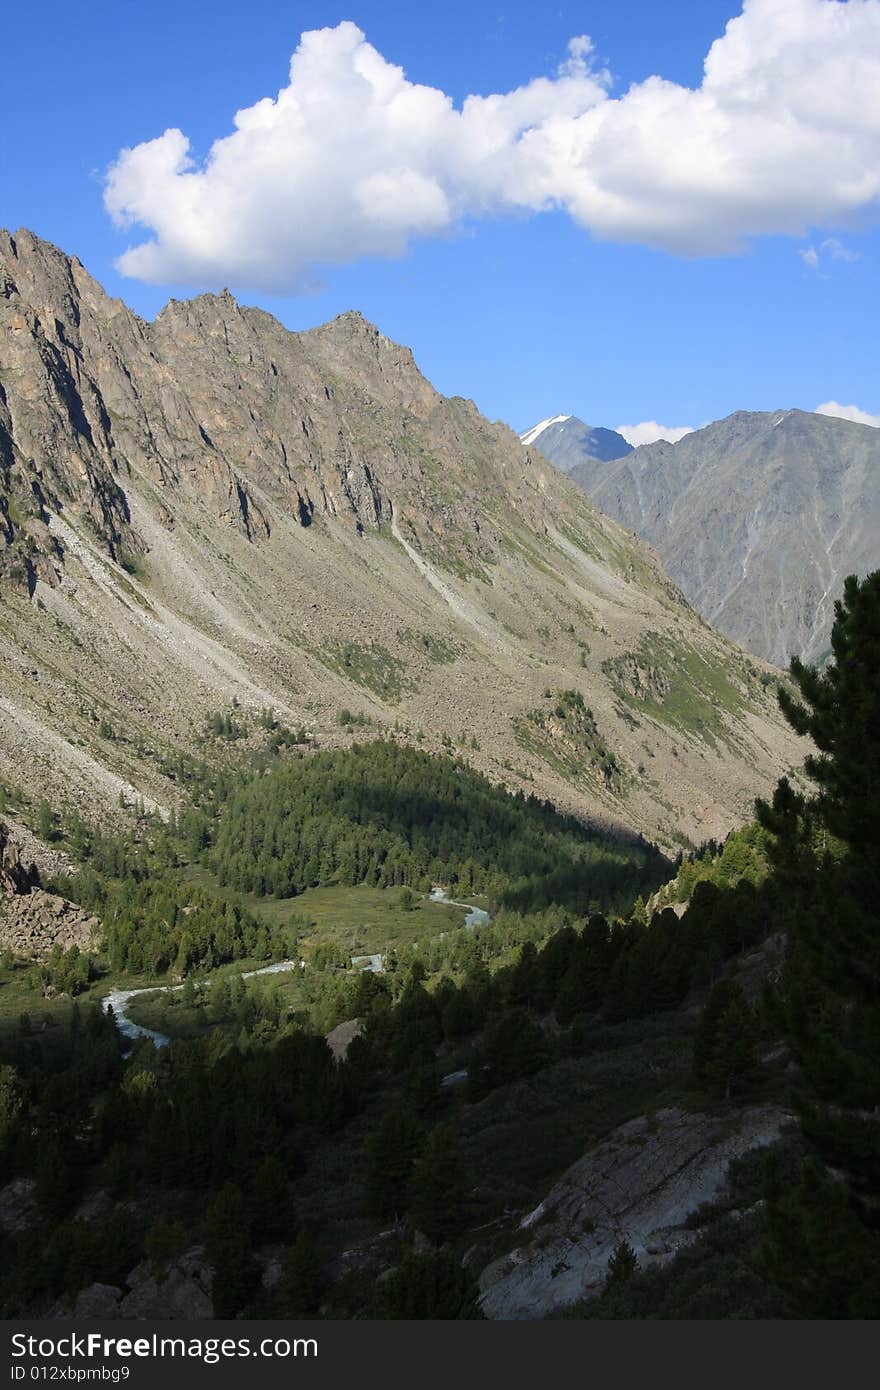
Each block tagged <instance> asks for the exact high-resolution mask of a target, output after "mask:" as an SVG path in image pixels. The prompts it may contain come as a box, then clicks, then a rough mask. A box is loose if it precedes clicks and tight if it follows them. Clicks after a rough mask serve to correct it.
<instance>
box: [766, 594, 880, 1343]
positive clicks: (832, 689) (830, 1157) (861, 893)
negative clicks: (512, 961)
mask: <svg viewBox="0 0 880 1390" xmlns="http://www.w3.org/2000/svg"><path fill="white" fill-rule="evenodd" d="M835 613H836V619H835V624H834V629H833V632H832V637H831V647H832V658H831V661H830V662H829V664H828V666H827V667H826V668H825V669H824V670H823V671H819V670H817V669H816V668H815V667H812V666H805V665H803V664H802V663H801V662H799V661H794V662H793V663H792V667H791V673H792V678H793V680H794V682H795V684H796V686H797V688H798V691H799V693H800V698H797V697H796V696H794V695H792V694H790V693H787V692H780V704H781V706H782V709H783V711H784V712H785V714H786V716H787V718H788V720H789V722H790V723H791V725H792V726H793V728H794V729H796V730H797V732H798V733H800V734H803V735H805V736H808V737H810V738H812V740H813V742H814V744H815V746H816V750H817V751H816V752H815V753H812V754H811V755H810V756H809V757H808V758H807V759H806V761H805V764H804V767H805V771H806V773H807V774H808V776H809V777H810V778H811V779H812V780H813V782H814V783H815V784H816V785H817V788H818V792H817V795H816V796H815V797H813V798H812V799H809V798H807V797H806V796H804V795H803V794H801V793H799V792H796V791H795V790H794V789H793V788H792V787H791V785H790V784H789V783H788V781H787V780H785V779H783V780H782V781H781V782H780V784H779V786H778V787H777V789H776V792H775V794H774V797H773V801H772V804H770V805H767V804H766V803H762V802H759V803H758V805H757V813H758V818H759V821H760V822H761V824H762V825H763V826H764V828H765V829H766V830H768V831H770V832H771V835H772V837H773V843H772V847H771V855H772V859H773V863H774V866H775V868H776V872H777V877H778V881H779V884H780V885H781V886H782V887H783V888H784V897H783V899H782V901H783V912H784V920H783V921H782V923H781V925H783V926H784V927H785V928H786V929H787V931H788V936H789V959H788V963H787V970H786V976H785V979H784V981H783V985H782V990H781V1000H780V1004H781V1014H782V1018H783V1021H784V1025H785V1029H786V1033H787V1036H788V1040H789V1043H790V1045H791V1047H792V1051H793V1053H794V1056H795V1058H796V1060H797V1062H798V1063H799V1068H800V1070H799V1076H800V1084H799V1087H798V1093H797V1096H796V1100H797V1103H798V1107H799V1110H800V1114H801V1119H802V1127H803V1132H804V1137H805V1139H806V1141H807V1144H808V1148H809V1151H810V1155H811V1156H810V1159H809V1162H808V1165H807V1167H805V1170H804V1173H803V1175H802V1179H801V1182H800V1184H799V1185H795V1186H792V1185H791V1184H789V1186H788V1187H787V1188H786V1189H785V1190H784V1191H778V1190H773V1188H772V1184H771V1190H770V1193H769V1200H768V1236H767V1247H766V1250H765V1256H766V1262H767V1267H768V1268H769V1269H770V1270H772V1272H773V1273H774V1276H775V1277H776V1278H777V1279H778V1281H779V1282H780V1284H781V1285H782V1287H783V1288H784V1290H785V1291H786V1293H787V1296H788V1298H789V1301H790V1305H791V1308H792V1312H793V1313H794V1314H795V1315H796V1316H804V1317H815V1316H833V1317H845V1316H851V1317H852V1316H860V1317H866V1316H872V1317H877V1316H880V1272H878V1271H880V1110H878V1106H877V1101H878V1097H880V914H878V901H880V897H878V894H880V571H877V572H876V573H874V574H871V575H869V576H868V577H867V578H866V579H865V580H863V581H861V582H860V581H859V580H858V579H857V578H855V577H850V578H849V579H847V580H846V583H845V586H844V596H843V599H842V601H839V602H838V603H837V604H836V607H835ZM829 1183H833V1184H835V1185H834V1186H831V1187H829V1185H828V1184H829ZM830 1195H833V1201H831V1200H830ZM829 1213H834V1214H835V1217H834V1220H833V1221H832V1222H831V1229H830V1230H829V1221H828V1215H829ZM832 1249H833V1250H834V1256H835V1258H834V1260H833V1261H830V1260H829V1253H830V1252H831V1251H832ZM832 1268H833V1270H834V1279H833V1285H834V1288H833V1296H831V1295H830V1293H829V1288H828V1281H827V1279H826V1277H825V1275H824V1274H823V1270H825V1271H826V1273H827V1271H828V1270H830V1269H832ZM866 1271H872V1273H870V1274H866Z"/></svg>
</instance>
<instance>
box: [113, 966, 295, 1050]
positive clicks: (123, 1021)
mask: <svg viewBox="0 0 880 1390" xmlns="http://www.w3.org/2000/svg"><path fill="white" fill-rule="evenodd" d="M296 967H297V962H296V961H295V960H279V961H276V963H275V964H274V965H264V966H263V967H262V969H260V970H245V971H243V972H242V976H241V978H242V979H243V980H250V979H251V978H252V977H253V976H254V975H280V974H281V972H282V971H284V970H295V969H296ZM179 989H183V985H145V986H144V987H143V988H142V989H114V990H111V991H110V993H109V994H108V995H107V997H106V998H105V999H104V1000H102V1002H101V1008H102V1009H103V1010H104V1013H105V1014H106V1013H108V1012H109V1011H110V1009H112V1010H113V1013H114V1016H115V1018H116V1026H117V1028H118V1029H119V1031H120V1033H121V1034H122V1036H123V1037H124V1038H128V1040H129V1042H135V1041H136V1040H137V1039H138V1038H152V1040H153V1044H154V1046H156V1047H167V1046H168V1044H169V1043H170V1042H171V1039H170V1038H169V1037H168V1036H167V1035H166V1034H165V1033H159V1032H157V1031H156V1029H155V1028H143V1027H142V1026H141V1025H140V1024H139V1023H135V1022H134V1021H133V1020H132V1019H130V1018H129V1017H128V1013H127V1012H126V1011H127V1009H128V1003H129V1000H130V999H134V998H135V997H136V996H137V995H138V994H176V992H177V991H178V990H179Z"/></svg>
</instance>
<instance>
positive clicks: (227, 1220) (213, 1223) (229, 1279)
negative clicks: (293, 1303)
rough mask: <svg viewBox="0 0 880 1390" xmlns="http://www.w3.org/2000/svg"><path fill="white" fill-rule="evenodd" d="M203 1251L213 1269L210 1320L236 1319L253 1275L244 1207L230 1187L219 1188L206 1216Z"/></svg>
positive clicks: (236, 1190) (239, 1194) (253, 1281)
mask: <svg viewBox="0 0 880 1390" xmlns="http://www.w3.org/2000/svg"><path fill="white" fill-rule="evenodd" d="M207 1251H208V1259H209V1260H210V1262H211V1264H212V1265H213V1266H214V1281H213V1284H212V1288H211V1296H212V1299H213V1302H214V1316H215V1317H216V1318H234V1317H237V1316H238V1315H239V1313H240V1312H241V1310H242V1308H243V1307H244V1305H245V1304H246V1303H247V1300H248V1298H249V1297H250V1295H251V1293H252V1292H253V1290H254V1288H255V1286H256V1281H257V1271H256V1265H255V1262H254V1259H253V1255H252V1253H251V1229H250V1221H249V1219H248V1211H247V1204H246V1202H245V1199H244V1197H243V1195H242V1191H241V1188H240V1187H237V1186H236V1185H235V1184H234V1183H227V1184H226V1186H225V1187H223V1188H221V1190H220V1192H219V1193H218V1194H217V1197H216V1198H215V1200H214V1202H213V1203H212V1205H211V1207H210V1210H209V1212H208V1221H207Z"/></svg>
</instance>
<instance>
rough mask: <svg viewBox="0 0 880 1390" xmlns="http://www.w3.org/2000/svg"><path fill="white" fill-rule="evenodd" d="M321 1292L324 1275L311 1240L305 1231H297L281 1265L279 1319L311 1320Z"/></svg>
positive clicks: (316, 1309)
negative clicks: (282, 1268)
mask: <svg viewBox="0 0 880 1390" xmlns="http://www.w3.org/2000/svg"><path fill="white" fill-rule="evenodd" d="M323 1291H324V1273H323V1269H322V1266H321V1260H320V1257H319V1254H318V1249H317V1246H316V1245H315V1240H314V1237H313V1236H312V1234H311V1233H310V1232H309V1231H300V1233H299V1235H298V1236H297V1238H296V1240H295V1241H294V1243H293V1245H291V1247H290V1249H289V1250H288V1252H287V1259H286V1260H285V1262H284V1273H283V1275H282V1278H281V1285H280V1288H279V1301H280V1305H281V1315H282V1317H285V1318H313V1317H314V1316H315V1315H316V1313H317V1312H318V1309H319V1307H320V1305H321V1295H322V1293H323Z"/></svg>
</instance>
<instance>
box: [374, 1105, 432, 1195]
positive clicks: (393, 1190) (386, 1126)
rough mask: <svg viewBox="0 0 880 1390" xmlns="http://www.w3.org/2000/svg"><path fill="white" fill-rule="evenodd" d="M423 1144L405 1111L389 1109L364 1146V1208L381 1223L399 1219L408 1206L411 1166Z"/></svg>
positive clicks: (421, 1137)
mask: <svg viewBox="0 0 880 1390" xmlns="http://www.w3.org/2000/svg"><path fill="white" fill-rule="evenodd" d="M422 1142H423V1136H422V1132H421V1130H420V1128H419V1125H418V1123H417V1122H416V1120H415V1119H413V1117H412V1116H411V1115H410V1114H408V1112H407V1111H406V1110H392V1111H390V1112H389V1113H388V1114H387V1115H386V1116H385V1117H384V1118H383V1120H382V1123H381V1124H380V1125H379V1128H378V1129H377V1130H376V1131H375V1133H374V1134H372V1135H371V1136H370V1139H369V1141H368V1143H367V1172H366V1179H367V1184H366V1185H367V1206H368V1207H369V1210H370V1214H371V1215H372V1216H376V1217H378V1218H379V1220H380V1221H390V1220H391V1219H392V1218H394V1217H397V1216H402V1215H403V1214H404V1212H405V1211H406V1209H407V1207H408V1205H409V1184H410V1179H411V1177H412V1171H413V1164H414V1163H415V1160H416V1156H417V1154H418V1151H419V1148H420V1147H421V1144H422Z"/></svg>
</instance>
